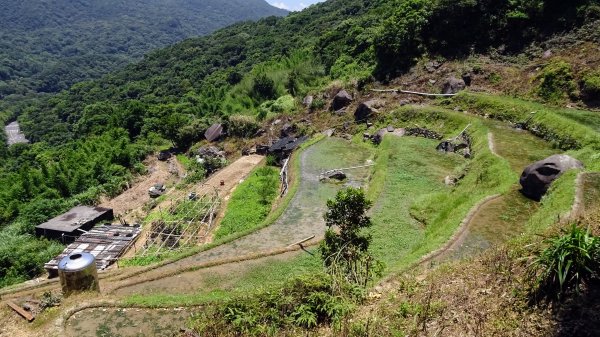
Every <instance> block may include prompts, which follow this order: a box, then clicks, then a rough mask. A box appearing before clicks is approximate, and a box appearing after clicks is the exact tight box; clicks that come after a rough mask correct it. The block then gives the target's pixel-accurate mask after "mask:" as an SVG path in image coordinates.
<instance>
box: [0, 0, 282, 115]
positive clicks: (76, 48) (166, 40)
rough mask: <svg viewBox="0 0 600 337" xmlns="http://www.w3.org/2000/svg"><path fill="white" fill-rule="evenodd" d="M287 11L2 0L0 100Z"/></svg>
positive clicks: (251, 5) (234, 2) (237, 2)
mask: <svg viewBox="0 0 600 337" xmlns="http://www.w3.org/2000/svg"><path fill="white" fill-rule="evenodd" d="M286 13H287V12H285V11H283V10H280V9H277V8H275V7H272V6H270V5H269V4H267V2H265V1H263V0H252V1H241V0H227V1H215V0H210V1H189V0H173V1H156V0H141V1H140V0H136V1H114V0H101V1H89V0H84V1H65V0H52V1H39V0H33V1H17V2H15V1H3V2H2V12H0V99H1V100H5V101H9V102H14V101H16V100H19V99H20V98H21V97H22V96H27V95H31V94H34V93H54V92H58V91H60V90H63V89H66V88H68V87H69V86H71V85H72V84H74V83H76V82H80V81H83V80H88V79H94V78H98V77H100V76H101V75H103V74H106V73H107V72H109V71H112V70H116V69H118V68H121V67H123V66H124V65H126V64H128V63H131V62H133V61H138V60H140V59H141V58H142V56H143V55H144V54H146V53H147V52H149V51H150V50H153V49H156V48H160V47H165V46H168V45H170V44H173V43H175V42H178V41H181V40H183V39H185V38H188V37H192V36H198V35H205V34H208V33H210V32H212V31H214V30H216V29H218V28H221V27H224V26H227V25H229V24H232V23H234V22H238V21H244V20H256V19H259V18H262V17H266V16H271V15H285V14H286ZM4 103H5V104H4V105H3V106H4V107H7V108H11V105H10V104H8V103H7V102H4Z"/></svg>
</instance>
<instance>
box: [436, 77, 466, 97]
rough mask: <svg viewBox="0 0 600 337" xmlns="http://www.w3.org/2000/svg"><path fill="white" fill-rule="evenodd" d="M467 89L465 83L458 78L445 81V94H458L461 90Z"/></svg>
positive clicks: (443, 89) (443, 87) (443, 90)
mask: <svg viewBox="0 0 600 337" xmlns="http://www.w3.org/2000/svg"><path fill="white" fill-rule="evenodd" d="M465 87H466V85H465V81H463V80H462V79H460V80H459V79H458V78H456V77H450V78H449V79H447V80H446V81H444V85H443V86H442V93H443V94H456V93H458V92H459V91H461V90H464V89H465Z"/></svg>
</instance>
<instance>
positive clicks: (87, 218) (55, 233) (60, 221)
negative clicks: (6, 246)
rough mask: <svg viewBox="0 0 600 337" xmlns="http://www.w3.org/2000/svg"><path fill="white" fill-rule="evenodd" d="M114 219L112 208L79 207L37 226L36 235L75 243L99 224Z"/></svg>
mask: <svg viewBox="0 0 600 337" xmlns="http://www.w3.org/2000/svg"><path fill="white" fill-rule="evenodd" d="M113 218H114V215H113V211H112V209H110V208H102V207H93V206H77V207H74V208H72V209H71V210H70V211H68V212H67V213H65V214H62V215H59V216H57V217H55V218H53V219H50V220H48V221H47V222H44V223H43V224H41V225H38V226H36V227H35V234H36V235H37V236H44V237H47V238H49V239H56V240H61V241H62V242H63V243H67V242H73V241H74V240H75V239H77V238H78V237H79V236H80V235H81V234H83V233H85V232H86V231H89V230H90V229H92V227H94V225H96V224H97V223H99V222H101V221H111V220H112V219H113Z"/></svg>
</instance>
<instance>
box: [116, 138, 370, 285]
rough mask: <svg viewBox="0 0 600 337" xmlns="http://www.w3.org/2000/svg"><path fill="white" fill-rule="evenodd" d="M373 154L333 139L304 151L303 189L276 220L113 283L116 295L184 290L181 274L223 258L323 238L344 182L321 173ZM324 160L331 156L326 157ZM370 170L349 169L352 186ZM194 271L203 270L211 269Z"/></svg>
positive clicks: (249, 254)
mask: <svg viewBox="0 0 600 337" xmlns="http://www.w3.org/2000/svg"><path fill="white" fill-rule="evenodd" d="M344 153H346V154H348V153H350V154H351V157H350V158H345V157H344V155H343V154H344ZM368 156H369V153H368V152H366V151H365V150H364V148H362V147H360V146H357V145H354V144H352V143H349V142H346V141H343V140H339V139H327V140H324V141H322V142H320V143H318V144H316V145H314V146H312V147H310V148H309V149H307V150H306V151H304V152H303V153H302V155H301V165H300V166H301V170H300V171H301V177H300V186H299V187H298V191H297V193H296V195H295V196H294V198H293V199H292V201H291V202H290V204H289V206H288V207H287V209H286V211H285V212H284V213H283V214H282V216H281V217H280V218H279V219H278V220H277V221H276V222H275V223H273V224H272V225H271V226H269V227H266V228H264V229H262V230H259V231H257V232H255V233H253V234H250V235H248V236H245V237H242V238H240V239H238V240H235V241H233V242H231V243H228V244H225V245H221V246H218V247H215V248H213V249H211V250H208V251H205V252H201V253H199V254H196V255H194V256H191V257H188V258H185V259H182V260H179V261H177V262H175V263H172V264H169V265H166V266H163V267H161V268H157V269H155V270H151V271H149V272H147V273H143V274H141V275H138V276H136V277H135V278H133V279H129V280H125V281H122V282H116V283H115V284H113V285H111V287H112V289H114V290H113V292H114V294H116V295H128V294H135V293H149V292H153V291H162V292H166V291H168V290H169V289H177V288H180V285H179V284H180V283H182V282H185V281H183V279H182V278H181V277H180V275H179V274H181V272H184V271H189V270H190V269H195V268H198V267H201V266H206V265H207V264H214V263H218V262H220V261H222V262H231V261H232V260H239V259H246V258H248V257H251V256H253V255H257V254H258V255H260V254H261V253H265V254H268V253H269V252H271V251H278V250H281V249H285V248H286V247H288V246H289V245H290V244H292V243H294V242H297V241H300V240H302V239H305V238H307V237H310V236H313V235H314V236H316V238H317V239H318V238H320V237H322V235H323V234H324V230H325V224H324V221H323V219H322V217H323V212H324V210H325V204H326V201H327V199H329V198H331V197H333V196H334V195H335V193H336V191H337V190H338V189H339V188H341V187H342V186H340V185H334V184H324V183H321V182H319V179H318V175H319V173H320V172H323V171H325V170H327V169H331V168H336V167H344V166H348V165H354V164H357V163H364V162H365V161H366V160H367V159H368ZM323 158H330V159H329V160H323ZM368 172H369V170H368V168H367V169H364V170H353V171H352V172H349V178H350V179H349V182H348V184H352V185H362V184H364V183H365V182H366V178H367V176H368ZM191 272H192V273H198V274H202V273H204V272H205V271H204V270H196V271H191ZM171 275H175V276H171ZM192 278H193V277H192ZM197 286H201V285H199V284H198V285H197ZM109 292H110V290H109Z"/></svg>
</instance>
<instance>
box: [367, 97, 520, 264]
mask: <svg viewBox="0 0 600 337" xmlns="http://www.w3.org/2000/svg"><path fill="white" fill-rule="evenodd" d="M469 123H471V127H470V128H469V133H470V135H471V137H472V139H473V158H472V159H469V160H465V159H463V158H461V157H460V156H459V155H456V154H443V153H439V152H437V151H436V150H435V147H436V145H437V143H438V142H437V141H433V140H426V139H422V138H415V137H401V138H399V137H394V136H386V138H385V139H384V141H383V143H382V144H381V145H380V146H379V152H378V156H377V158H376V166H375V170H374V174H373V179H372V180H371V184H370V187H369V191H368V195H369V197H371V198H373V199H375V198H376V197H379V201H378V203H377V204H376V205H375V207H374V209H373V221H374V226H373V238H374V242H373V248H374V250H375V251H376V253H377V255H378V256H379V257H381V258H382V259H383V260H384V261H385V263H386V264H387V265H388V272H390V273H393V272H395V271H398V270H401V269H403V268H405V267H407V266H409V265H411V264H412V263H414V262H415V261H417V260H418V259H419V258H420V257H421V256H423V255H426V254H427V253H429V252H431V251H433V250H435V249H437V248H438V247H440V246H442V245H443V244H444V243H445V242H446V241H447V240H448V239H449V238H450V237H451V236H452V235H453V234H454V232H455V231H456V229H457V227H458V226H459V224H460V223H461V221H462V220H463V218H464V217H465V216H466V215H467V213H468V212H469V210H470V209H471V208H472V207H473V206H475V205H476V204H477V203H478V202H479V201H480V200H482V199H483V198H485V197H487V196H490V195H494V194H501V193H505V192H506V191H508V189H509V188H510V186H511V185H512V184H514V182H515V181H517V180H518V177H517V176H516V174H515V173H514V172H513V171H512V170H511V168H510V165H509V164H508V163H507V162H506V161H505V160H503V159H502V158H499V157H497V156H495V155H493V154H492V153H491V152H490V150H489V147H488V143H487V132H488V128H487V127H486V125H484V123H483V122H482V121H481V120H480V119H478V118H474V117H472V116H468V115H464V114H462V113H456V112H454V111H449V110H445V109H441V108H428V107H414V106H407V107H402V108H400V109H398V110H396V111H394V112H393V113H391V114H389V115H386V116H385V117H384V118H383V120H382V121H381V124H382V125H387V124H393V125H394V126H396V127H410V126H413V125H414V124H417V125H419V126H421V127H426V128H429V129H432V130H434V131H436V132H439V133H442V134H444V136H445V137H446V138H448V137H452V136H455V135H457V134H458V133H460V131H462V129H464V127H465V126H467V124H469ZM445 175H452V176H456V177H460V176H463V175H464V176H463V177H462V178H461V179H460V180H459V181H458V183H457V184H456V186H453V187H448V186H445V185H444V183H443V179H444V177H445Z"/></svg>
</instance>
